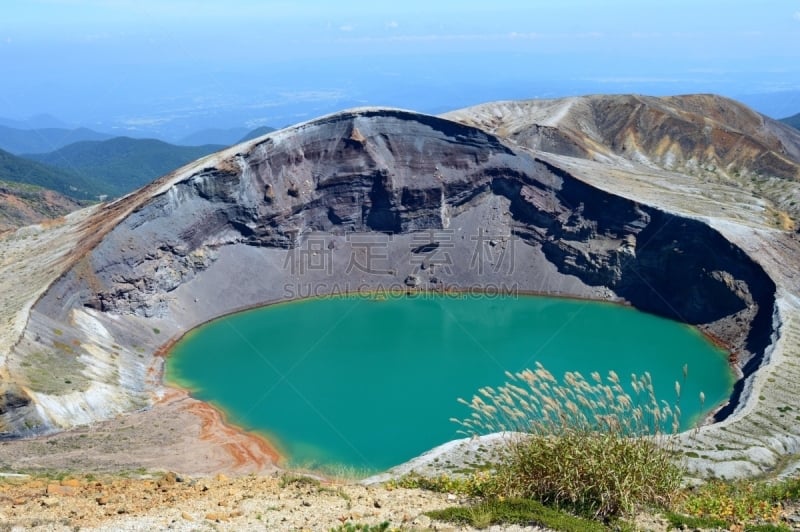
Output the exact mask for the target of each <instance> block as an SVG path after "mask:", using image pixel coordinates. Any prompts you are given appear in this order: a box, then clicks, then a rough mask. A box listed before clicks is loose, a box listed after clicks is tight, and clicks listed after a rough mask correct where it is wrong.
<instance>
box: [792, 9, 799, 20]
mask: <svg viewBox="0 0 800 532" xmlns="http://www.w3.org/2000/svg"><path fill="white" fill-rule="evenodd" d="M792 16H793V17H794V19H795V20H800V11H795V12H794V15H792Z"/></svg>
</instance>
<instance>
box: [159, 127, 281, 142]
mask: <svg viewBox="0 0 800 532" xmlns="http://www.w3.org/2000/svg"><path fill="white" fill-rule="evenodd" d="M271 131H275V128H272V127H267V126H261V127H259V128H256V129H254V130H252V131H251V130H248V129H247V128H244V127H234V128H230V129H204V130H202V131H198V132H196V133H192V134H191V135H188V136H186V137H183V138H182V139H180V140H179V141H177V142H176V143H175V144H178V145H181V146H202V145H204V144H221V145H223V146H232V145H234V144H239V143H240V142H244V141H246V140H250V139H254V138H256V137H260V136H261V135H266V134H267V133H269V132H271Z"/></svg>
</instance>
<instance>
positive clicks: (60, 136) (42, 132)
mask: <svg viewBox="0 0 800 532" xmlns="http://www.w3.org/2000/svg"><path fill="white" fill-rule="evenodd" d="M110 138H112V136H111V135H107V134H105V133H99V132H97V131H93V130H91V129H87V128H78V129H64V128H41V129H19V128H15V127H9V126H4V125H0V149H3V150H6V151H8V152H10V153H13V154H15V155H19V154H21V153H44V152H49V151H53V150H57V149H59V148H63V147H64V146H67V145H68V144H72V143H73V142H80V141H82V140H108V139H110Z"/></svg>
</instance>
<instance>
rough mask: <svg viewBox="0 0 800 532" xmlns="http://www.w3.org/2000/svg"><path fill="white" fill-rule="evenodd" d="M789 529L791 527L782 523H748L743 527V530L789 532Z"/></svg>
mask: <svg viewBox="0 0 800 532" xmlns="http://www.w3.org/2000/svg"><path fill="white" fill-rule="evenodd" d="M791 530H792V529H791V528H789V527H788V526H786V525H783V524H780V525H771V524H762V525H748V526H746V527H744V532H791Z"/></svg>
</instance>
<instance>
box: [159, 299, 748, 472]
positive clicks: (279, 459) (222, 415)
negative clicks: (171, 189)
mask: <svg viewBox="0 0 800 532" xmlns="http://www.w3.org/2000/svg"><path fill="white" fill-rule="evenodd" d="M493 295H495V296H496V295H507V294H488V295H487V294H484V293H482V292H480V291H479V290H477V289H472V288H466V289H456V288H449V289H443V290H435V291H430V290H416V289H413V288H409V289H403V290H394V291H391V292H386V291H359V292H350V293H347V294H333V295H328V296H316V297H309V298H300V299H294V300H288V301H283V300H282V301H275V302H270V303H267V304H264V305H255V306H251V307H248V308H245V309H242V310H238V311H235V312H231V313H228V314H226V315H224V316H219V317H217V318H214V319H212V320H208V321H206V322H205V323H203V324H201V325H198V326H196V327H193V328H192V329H190V330H189V331H186V332H185V333H183V334H181V335H180V336H175V337H173V338H171V339H169V340H168V341H167V342H165V343H164V344H162V346H161V347H160V348H159V349H158V352H157V354H158V356H159V357H162V358H164V359H166V358H167V357H168V356H170V353H171V350H172V348H174V346H175V345H176V344H177V343H178V342H179V341H180V340H182V339H183V338H185V337H186V336H187V335H188V334H191V333H192V332H193V331H195V330H197V329H199V328H200V327H202V326H203V325H205V324H208V323H211V322H214V321H217V320H220V319H222V318H225V317H228V316H230V315H233V314H237V313H240V312H246V311H248V310H256V309H263V308H267V307H271V306H274V305H276V304H278V303H299V302H303V301H308V300H311V299H327V298H345V297H349V298H364V299H368V300H373V301H382V300H385V299H388V298H424V297H426V296H432V297H437V298H438V297H448V296H449V297H473V296H474V297H487V296H488V297H492V296H493ZM513 295H514V296H524V297H547V298H552V299H565V300H573V301H586V302H592V303H609V304H611V305H613V306H620V307H624V308H634V307H632V305H630V304H627V303H626V302H624V301H620V300H616V301H614V300H608V299H606V300H604V299H599V300H598V299H592V298H582V297H574V296H564V295H560V294H556V295H553V294H543V293H539V292H534V291H521V290H520V291H516V292H514V294H513ZM634 310H636V309H635V308H634ZM640 312H641V311H640ZM645 314H648V313H645ZM671 321H674V320H671ZM683 325H685V324H683ZM689 327H691V328H692V329H694V330H696V331H697V332H699V333H701V335H702V336H703V337H704V338H705V339H706V340H707V341H709V343H711V344H713V345H714V346H715V347H717V348H720V347H721V345H724V344H723V343H722V342H721V341H719V340H718V339H716V338H714V337H713V336H712V335H710V334H708V333H707V332H705V331H703V330H702V329H700V328H698V327H693V326H689ZM726 352H727V353H728V354H730V353H731V351H730V350H726ZM727 360H728V362H730V360H731V357H730V356H728V359H727ZM729 365H731V364H729ZM732 366H733V367H734V369H735V365H732ZM163 369H164V366H162V374H161V375H160V377H159V379H160V381H161V382H162V384H163V385H164V386H166V387H172V388H175V389H181V390H183V391H184V392H185V393H187V394H189V395H191V394H192V391H191V389H189V388H188V387H184V386H182V385H181V384H179V383H177V382H175V381H171V382H169V383H167V382H165V380H164V379H165V375H164V373H165V372H164V371H163ZM740 377H741V374H740V372H735V371H734V375H733V378H734V380H735V379H736V378H740ZM198 401H199V400H198ZM204 404H207V405H208V408H209V409H210V410H212V411H213V412H215V413H216V415H217V418H218V419H217V421H218V422H219V423H220V424H222V425H223V426H227V427H228V428H229V429H231V430H233V431H236V432H239V433H241V434H244V435H248V436H252V437H255V438H257V439H258V440H259V441H261V442H262V443H263V445H264V446H265V448H266V452H265V454H266V456H269V458H270V459H271V460H272V461H273V463H274V464H275V465H276V466H278V467H283V468H286V469H292V470H297V471H302V469H298V468H294V467H290V466H287V464H288V463H289V461H288V460H287V459H286V457H285V456H282V455H281V454H280V453H279V452H278V451H277V448H278V446H277V445H275V444H274V443H273V442H272V441H271V439H270V438H269V437H268V436H266V435H264V434H263V433H260V432H259V431H258V430H247V429H244V428H243V427H239V426H236V425H234V424H232V423H231V422H230V421H229V417H228V415H227V414H226V412H225V411H224V410H223V409H222V408H220V407H217V406H214V405H211V404H209V403H204ZM726 404H728V401H723V402H722V403H718V404H717V406H716V407H715V408H713V409H712V410H710V411H709V412H707V413H706V414H698V415H697V419H696V420H695V423H694V424H693V426H692V428H694V427H696V426H702V425H706V424H708V420H709V419H713V416H714V414H715V413H716V412H717V411H719V410H720V409H721V408H723V407H725V405H726ZM685 430H691V429H685ZM305 471H308V470H305ZM310 472H311V473H312V474H316V475H322V476H323V477H324V476H329V475H327V473H326V472H325V471H324V470H317V469H312V470H311V471H310Z"/></svg>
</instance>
